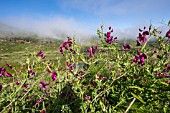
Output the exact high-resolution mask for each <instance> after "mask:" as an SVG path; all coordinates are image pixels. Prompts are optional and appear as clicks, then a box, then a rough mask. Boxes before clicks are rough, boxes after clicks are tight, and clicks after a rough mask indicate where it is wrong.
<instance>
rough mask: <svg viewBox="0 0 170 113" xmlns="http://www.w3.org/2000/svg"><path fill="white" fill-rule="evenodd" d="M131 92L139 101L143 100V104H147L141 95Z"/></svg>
mask: <svg viewBox="0 0 170 113" xmlns="http://www.w3.org/2000/svg"><path fill="white" fill-rule="evenodd" d="M131 94H132V95H133V97H134V98H137V99H138V100H139V101H141V102H142V103H143V104H146V102H144V101H143V100H142V98H141V97H140V96H137V95H136V94H134V93H132V92H131Z"/></svg>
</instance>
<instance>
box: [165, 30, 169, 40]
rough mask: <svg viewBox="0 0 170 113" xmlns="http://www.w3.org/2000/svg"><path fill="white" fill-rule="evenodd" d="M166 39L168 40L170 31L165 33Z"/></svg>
mask: <svg viewBox="0 0 170 113" xmlns="http://www.w3.org/2000/svg"><path fill="white" fill-rule="evenodd" d="M166 37H168V38H170V30H169V31H167V33H166Z"/></svg>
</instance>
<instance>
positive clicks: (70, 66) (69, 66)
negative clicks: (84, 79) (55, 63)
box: [66, 62, 74, 70]
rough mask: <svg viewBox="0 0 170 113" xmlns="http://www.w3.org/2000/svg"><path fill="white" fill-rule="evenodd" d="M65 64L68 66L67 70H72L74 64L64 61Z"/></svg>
mask: <svg viewBox="0 0 170 113" xmlns="http://www.w3.org/2000/svg"><path fill="white" fill-rule="evenodd" d="M66 66H67V67H68V69H69V70H73V69H74V65H71V64H69V63H68V62H66Z"/></svg>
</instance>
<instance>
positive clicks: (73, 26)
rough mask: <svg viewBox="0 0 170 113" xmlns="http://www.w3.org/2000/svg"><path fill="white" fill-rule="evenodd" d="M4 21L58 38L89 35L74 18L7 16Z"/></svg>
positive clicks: (42, 34) (29, 30)
mask: <svg viewBox="0 0 170 113" xmlns="http://www.w3.org/2000/svg"><path fill="white" fill-rule="evenodd" d="M4 22H5V23H6V24H8V25H11V26H14V27H16V28H20V29H22V30H24V31H27V32H34V33H37V34H38V35H40V36H49V37H53V38H60V39H61V38H66V36H73V35H76V36H77V38H84V37H86V38H88V37H89V36H90V33H89V31H88V30H87V29H85V28H83V26H82V25H81V22H79V21H77V20H75V19H74V18H64V17H59V16H55V17H49V18H41V19H33V18H30V17H14V18H8V19H6V20H5V21H4ZM61 36H65V37H61Z"/></svg>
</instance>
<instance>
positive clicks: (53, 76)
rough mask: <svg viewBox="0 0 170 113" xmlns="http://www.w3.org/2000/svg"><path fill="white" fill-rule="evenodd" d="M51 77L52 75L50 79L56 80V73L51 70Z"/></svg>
mask: <svg viewBox="0 0 170 113" xmlns="http://www.w3.org/2000/svg"><path fill="white" fill-rule="evenodd" d="M51 77H52V81H55V80H57V73H56V72H52V73H51Z"/></svg>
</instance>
